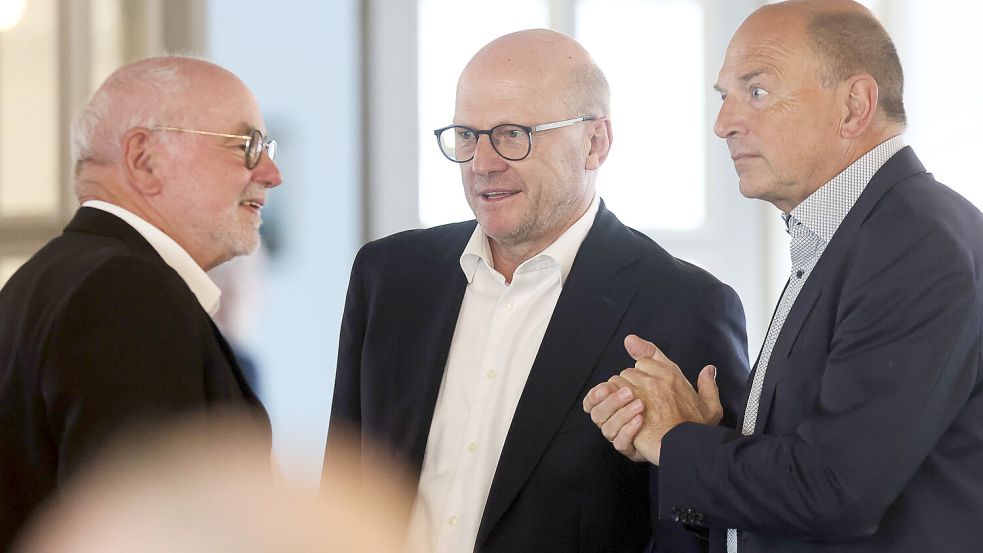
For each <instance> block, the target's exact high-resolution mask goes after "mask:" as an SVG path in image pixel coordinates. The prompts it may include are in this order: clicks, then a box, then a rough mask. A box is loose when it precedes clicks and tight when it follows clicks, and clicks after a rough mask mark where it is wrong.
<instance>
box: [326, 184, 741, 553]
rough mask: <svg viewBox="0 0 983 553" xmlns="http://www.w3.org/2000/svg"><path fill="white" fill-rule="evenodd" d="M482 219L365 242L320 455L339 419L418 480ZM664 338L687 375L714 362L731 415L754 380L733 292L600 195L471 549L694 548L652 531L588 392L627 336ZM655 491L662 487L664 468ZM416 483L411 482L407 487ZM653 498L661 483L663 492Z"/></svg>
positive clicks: (681, 533)
mask: <svg viewBox="0 0 983 553" xmlns="http://www.w3.org/2000/svg"><path fill="white" fill-rule="evenodd" d="M475 224H476V223H475V221H470V222H464V223H456V224H451V225H445V226H440V227H436V228H432V229H428V230H416V231H408V232H404V233H400V234H396V235H393V236H390V237H388V238H384V239H382V240H379V241H376V242H372V243H369V244H367V245H366V246H364V247H363V248H362V250H361V251H360V252H359V253H358V256H357V257H356V259H355V262H354V266H353V268H352V276H351V284H350V286H349V289H348V299H347V303H346V305H345V314H344V321H343V323H342V329H341V340H340V347H339V353H338V370H337V376H336V383H335V392H334V402H333V404H332V409H331V422H330V430H329V434H328V444H327V450H326V463H325V467H326V470H330V468H331V456H332V450H333V448H336V447H338V445H337V444H338V439H337V437H338V436H339V435H340V432H341V433H343V432H344V431H345V430H346V429H347V430H348V431H350V432H354V434H355V436H356V437H357V438H358V439H360V440H362V442H363V443H364V444H366V445H370V444H375V445H381V446H382V447H384V448H386V449H388V450H389V451H390V452H391V453H392V454H393V455H394V456H395V457H396V458H397V459H400V460H402V461H404V462H405V463H406V464H408V465H409V467H410V472H411V473H412V474H413V476H414V477H415V478H417V479H418V478H419V474H420V469H421V465H422V463H423V458H424V453H425V451H426V447H427V436H428V433H429V430H430V423H431V419H432V417H433V411H434V407H435V405H436V401H437V393H438V390H439V387H440V382H441V378H442V376H443V372H444V367H445V365H446V362H447V355H448V351H449V349H450V344H451V339H452V338H453V333H454V327H455V325H456V323H457V318H458V312H459V311H460V307H461V301H462V299H463V297H464V291H465V287H466V286H467V279H466V278H465V276H464V273H463V271H462V270H461V266H460V261H459V260H460V256H461V253H462V252H463V251H464V247H465V245H466V244H467V242H468V240H469V238H470V237H471V234H472V232H473V231H474V228H475ZM631 333H635V334H638V335H640V336H642V337H643V338H646V339H648V340H652V341H654V342H655V343H657V344H658V345H659V346H660V347H661V348H662V349H663V351H665V353H666V354H667V355H669V356H670V357H671V358H672V359H674V360H675V361H677V362H678V363H679V365H680V367H682V369H683V371H684V372H685V373H686V375H687V377H689V378H690V380H691V381H695V379H696V376H697V375H698V373H699V371H700V370H701V369H702V368H703V367H704V366H705V365H706V364H708V363H711V362H712V363H715V364H717V367H718V370H719V372H718V384H719V386H720V389H721V393H722V396H723V399H724V405H725V410H726V414H727V417H728V420H729V422H730V423H733V421H734V420H735V418H736V417H735V413H736V412H737V407H738V405H739V403H740V394H741V391H742V390H743V387H744V381H745V379H746V378H747V370H748V369H747V345H746V337H745V331H744V311H743V308H742V307H741V303H740V300H739V299H738V297H737V294H735V293H734V291H733V290H732V289H731V288H729V287H728V286H726V285H724V284H722V283H720V282H719V281H718V280H716V279H715V278H713V277H712V276H710V275H709V274H708V273H706V272H705V271H703V270H701V269H699V268H697V267H694V266H693V265H690V264H688V263H686V262H683V261H680V260H678V259H676V258H674V257H672V256H671V255H669V254H668V253H666V251H665V250H663V249H662V248H661V247H659V246H658V245H657V244H656V243H655V242H653V241H652V240H650V239H649V238H648V237H646V236H645V235H643V234H641V233H639V232H637V231H635V230H632V229H630V228H628V227H626V226H624V225H623V224H621V222H620V221H618V219H617V218H616V217H615V216H614V215H613V214H612V213H611V212H610V211H608V210H607V209H606V208H605V207H604V205H603V203H602V205H601V207H600V210H599V212H598V214H597V217H596V218H595V221H594V224H593V226H592V227H591V230H590V231H589V233H588V235H587V237H586V239H585V240H584V242H583V245H582V246H581V248H580V250H579V252H578V253H577V256H576V259H575V261H574V263H573V266H572V268H571V271H570V273H569V275H568V277H567V280H566V282H565V284H564V286H563V290H562V292H561V294H560V297H559V300H558V301H557V304H556V308H555V309H554V311H553V316H552V318H551V320H550V322H549V326H548V328H547V331H546V334H545V337H544V338H543V342H542V344H541V346H540V349H539V353H538V355H537V357H536V360H535V362H534V363H533V366H532V369H531V371H530V373H529V378H528V380H527V382H526V385H525V388H524V390H523V393H522V396H521V397H520V399H519V403H518V406H517V408H516V412H515V416H514V417H513V420H512V425H511V427H510V429H509V433H508V436H507V437H506V440H505V445H504V448H503V450H502V454H501V457H500V459H499V463H498V467H497V470H496V472H495V476H494V480H493V482H492V486H491V491H490V493H489V496H488V500H487V502H486V504H485V508H484V513H483V516H482V520H481V524H480V528H479V531H478V537H477V544H476V550H479V551H483V552H499V551H500V552H509V553H513V552H515V551H539V552H550V551H556V552H565V553H566V552H571V551H585V552H586V551H597V552H605V553H611V552H620V551H626V552H627V551H633V552H634V551H641V550H643V549H644V548H645V547H646V545H647V544H648V543H649V542H650V540H652V537H653V533H655V534H657V535H656V543H657V544H658V546H659V547H662V548H663V549H657V550H665V551H700V550H702V549H703V548H704V545H705V544H702V543H701V542H700V541H699V540H697V538H696V537H694V536H693V535H691V534H690V533H689V532H687V531H686V530H685V529H683V528H682V526H681V525H678V524H675V523H660V524H658V527H657V528H654V527H653V518H654V515H655V513H656V512H657V510H656V509H655V508H654V506H652V508H651V510H650V494H649V486H650V470H651V469H650V467H649V466H648V465H646V464H644V463H633V462H631V461H629V460H628V459H626V458H624V457H623V456H622V455H621V454H619V453H618V452H617V451H615V450H614V448H612V447H611V444H609V443H608V442H607V440H605V439H604V437H603V436H602V435H601V433H600V432H599V431H598V430H597V428H596V427H595V426H594V424H593V423H592V422H591V420H590V416H589V415H588V414H585V413H584V412H583V409H582V407H581V404H582V400H583V397H584V395H585V394H586V393H587V391H588V390H590V388H591V387H593V386H595V385H596V384H598V383H600V382H604V381H606V380H607V379H608V378H609V377H610V376H612V375H614V374H617V373H619V372H620V371H622V370H623V369H625V368H626V367H630V366H632V365H634V361H633V360H632V359H631V358H630V357H629V356H628V354H627V353H626V352H625V349H624V345H623V341H624V338H625V336H626V335H628V334H631ZM651 483H652V485H656V484H657V480H656V479H655V478H652V479H651ZM413 484H416V482H413ZM655 493H657V489H656V490H655Z"/></svg>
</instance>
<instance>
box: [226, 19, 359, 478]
mask: <svg viewBox="0 0 983 553" xmlns="http://www.w3.org/2000/svg"><path fill="white" fill-rule="evenodd" d="M359 9H360V8H359V2H358V0H331V1H330V2H309V1H304V0H280V1H278V2H269V1H258V0H234V1H233V0H213V1H211V2H210V3H209V8H208V52H209V56H210V57H211V58H212V59H213V60H214V61H216V62H217V63H219V64H221V65H223V66H225V67H227V68H229V69H230V70H231V71H233V72H234V73H236V74H237V75H239V76H240V77H242V79H243V80H244V81H245V82H246V84H247V85H249V86H250V87H251V88H252V90H253V91H254V92H255V93H256V96H257V98H258V99H259V103H260V106H262V108H263V113H264V116H265V118H266V124H267V127H268V128H269V131H270V134H271V136H273V137H274V138H276V139H277V141H278V143H279V147H280V149H279V150H278V154H277V163H278V164H279V166H280V170H281V171H282V173H283V178H284V183H283V185H282V186H281V187H280V188H278V189H275V190H273V191H272V193H271V194H270V199H269V203H268V204H267V207H266V208H264V215H263V216H264V220H265V224H264V232H267V231H269V233H270V234H271V236H270V238H271V240H270V243H271V245H272V246H274V249H272V251H271V252H270V253H271V255H270V259H269V263H268V269H267V274H266V278H265V284H264V285H263V286H262V287H261V289H259V290H256V291H255V294H256V295H255V298H253V299H254V300H255V301H256V302H258V304H259V305H258V307H259V313H258V314H257V325H256V329H255V332H253V333H252V336H250V337H249V340H248V342H249V343H248V344H246V345H247V347H248V349H249V350H250V351H251V352H252V353H253V355H254V357H255V358H256V360H257V362H258V365H259V368H260V379H261V385H260V390H259V392H260V395H261V397H262V398H263V401H264V402H265V403H266V406H267V409H268V410H269V413H270V416H271V418H272V421H273V435H274V449H275V451H276V453H277V454H278V457H279V459H280V461H281V463H282V466H283V469H284V472H285V474H286V475H287V476H288V477H289V478H291V479H293V480H295V481H299V482H302V483H305V484H306V483H310V484H311V485H315V484H316V482H317V479H318V475H319V474H320V466H321V460H322V455H323V451H324V449H323V448H324V437H325V435H326V434H325V433H326V429H327V420H328V409H329V406H330V397H331V390H332V388H333V386H334V367H335V357H336V352H337V340H338V328H339V325H340V322H341V312H342V307H343V304H344V297H345V290H346V288H347V285H348V273H349V268H350V264H351V260H352V258H353V256H354V253H355V251H356V249H357V247H358V245H359V241H360V238H361V228H362V208H361V198H360V189H361V161H360V160H361V148H360V143H361V136H360V125H361V115H360V111H361V92H360V90H361V87H360V76H359V73H360V63H361V60H360V37H359V30H360V26H361V23H360V16H359Z"/></svg>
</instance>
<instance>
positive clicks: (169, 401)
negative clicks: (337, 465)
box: [0, 208, 269, 551]
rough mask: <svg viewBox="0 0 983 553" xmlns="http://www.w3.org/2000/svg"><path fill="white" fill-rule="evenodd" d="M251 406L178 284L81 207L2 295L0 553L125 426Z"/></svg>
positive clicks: (208, 325)
mask: <svg viewBox="0 0 983 553" xmlns="http://www.w3.org/2000/svg"><path fill="white" fill-rule="evenodd" d="M218 406H230V407H235V406H249V407H251V408H253V409H254V410H255V412H256V414H257V417H258V418H259V420H260V421H261V424H264V425H266V426H267V427H268V426H269V419H268V418H267V417H266V412H265V411H264V410H263V409H262V407H261V405H260V404H259V401H258V400H257V398H256V396H255V395H254V394H253V393H252V391H250V389H249V386H248V385H247V384H246V381H245V380H244V379H243V377H242V374H241V373H240V371H239V368H238V366H237V365H236V362H235V358H234V356H233V355H232V353H231V351H230V350H229V347H228V345H227V344H226V342H225V340H224V339H223V338H222V336H221V334H220V333H219V331H218V330H217V329H216V328H215V326H214V325H213V324H212V320H211V318H210V317H209V316H208V314H207V313H205V311H204V310H203V309H202V308H201V306H200V305H199V304H198V302H197V300H196V299H195V296H194V294H192V292H191V290H190V289H189V288H188V286H187V284H185V283H184V281H183V280H181V278H180V277H179V276H178V274H177V273H176V272H175V271H174V270H173V269H171V268H170V267H169V266H168V265H167V264H165V263H164V261H163V260H162V259H161V258H160V256H159V255H158V254H157V252H156V251H155V250H154V249H153V247H152V246H151V245H150V244H149V243H148V242H147V241H146V240H145V239H144V238H143V237H142V236H141V235H140V234H139V233H137V232H136V231H135V230H134V229H133V228H132V227H130V226H129V225H128V224H127V223H125V222H124V221H122V220H121V219H119V218H118V217H116V216H115V215H111V214H109V213H106V212H103V211H99V210H96V209H91V208H81V209H79V211H78V212H77V213H76V215H75V217H74V218H73V219H72V221H71V222H70V223H69V224H68V227H67V228H66V229H65V232H64V234H62V235H61V236H59V237H58V238H55V239H54V240H52V241H51V242H49V243H48V244H47V245H46V246H44V248H42V249H41V250H40V251H39V252H38V253H37V254H35V255H34V257H32V258H31V259H30V261H28V262H27V264H25V265H24V266H23V267H22V268H21V269H20V270H19V271H17V272H16V273H15V274H14V275H13V277H12V278H11V279H10V281H9V282H8V283H7V284H6V286H4V288H3V290H2V291H0V551H2V550H6V548H7V546H8V545H9V543H10V541H11V539H12V538H13V537H14V535H15V533H16V532H17V531H18V529H19V528H20V527H21V526H22V525H23V524H24V522H25V521H26V519H27V518H28V517H29V516H30V515H31V514H32V513H33V511H34V510H35V509H36V508H37V507H38V506H39V505H40V504H41V503H42V501H43V500H44V499H45V498H46V497H48V496H49V495H50V494H51V493H52V492H53V491H54V490H55V489H56V488H57V487H58V486H60V485H61V484H62V483H63V482H64V481H65V479H66V478H67V477H68V476H70V475H71V474H73V473H74V472H75V471H76V470H77V469H78V468H80V467H81V466H83V465H84V464H85V462H86V460H87V459H88V458H89V457H91V455H92V454H93V453H95V452H96V450H97V449H98V448H99V447H100V446H101V445H103V444H104V443H105V442H106V440H107V439H109V438H110V436H111V435H112V434H114V433H116V432H117V431H119V430H120V429H121V427H123V426H126V425H129V424H131V423H135V422H139V423H154V422H158V421H161V420H163V419H165V418H170V417H172V416H174V415H176V414H178V413H185V412H195V411H201V410H204V409H206V408H212V407H218Z"/></svg>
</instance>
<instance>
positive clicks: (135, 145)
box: [120, 127, 161, 196]
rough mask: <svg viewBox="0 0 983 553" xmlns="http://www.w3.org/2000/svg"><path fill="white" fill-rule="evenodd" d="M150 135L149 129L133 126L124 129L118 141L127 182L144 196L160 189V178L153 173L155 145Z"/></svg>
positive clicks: (156, 192)
mask: <svg viewBox="0 0 983 553" xmlns="http://www.w3.org/2000/svg"><path fill="white" fill-rule="evenodd" d="M151 135H152V131H151V130H150V129H147V128H143V127H134V128H132V129H130V130H128V131H126V133H125V134H123V138H122V140H121V141H120V150H121V155H122V161H123V170H124V172H125V173H126V177H127V182H129V184H130V186H132V187H133V188H134V189H136V191H137V192H139V193H140V194H141V195H144V196H153V195H155V194H158V193H160V190H161V182H160V179H159V178H158V176H157V175H156V174H155V173H154V169H155V165H156V163H155V162H156V161H157V160H156V159H155V157H154V154H156V147H155V144H153V141H152V140H151Z"/></svg>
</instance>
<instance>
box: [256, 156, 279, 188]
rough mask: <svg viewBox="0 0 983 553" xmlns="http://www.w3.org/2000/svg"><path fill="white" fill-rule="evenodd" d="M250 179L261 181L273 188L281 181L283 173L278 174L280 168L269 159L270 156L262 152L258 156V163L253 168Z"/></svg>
mask: <svg viewBox="0 0 983 553" xmlns="http://www.w3.org/2000/svg"><path fill="white" fill-rule="evenodd" d="M252 180H253V181H254V182H258V183H262V184H263V185H265V186H266V187H267V188H275V187H277V186H280V183H282V182H283V175H281V174H280V168H279V167H277V165H276V163H275V162H274V161H273V160H272V159H270V156H268V155H267V154H266V152H263V154H262V155H260V157H259V163H257V164H256V167H254V168H253V179H252Z"/></svg>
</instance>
